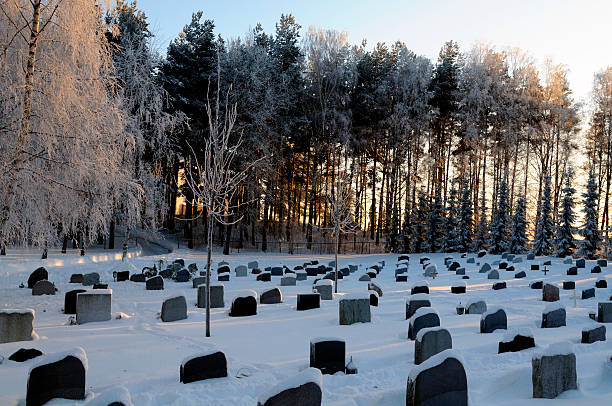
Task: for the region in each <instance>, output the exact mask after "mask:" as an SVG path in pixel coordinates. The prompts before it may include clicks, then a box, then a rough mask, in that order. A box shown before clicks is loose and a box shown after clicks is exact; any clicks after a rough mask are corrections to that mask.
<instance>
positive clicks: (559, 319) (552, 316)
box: [541, 303, 566, 328]
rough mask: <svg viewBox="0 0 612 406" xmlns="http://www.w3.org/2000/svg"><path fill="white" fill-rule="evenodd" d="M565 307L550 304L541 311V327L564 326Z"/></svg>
mask: <svg viewBox="0 0 612 406" xmlns="http://www.w3.org/2000/svg"><path fill="white" fill-rule="evenodd" d="M565 315H566V313H565V308H564V307H563V306H562V305H561V304H556V303H554V304H550V305H548V306H546V308H545V309H544V313H542V325H541V327H542V328H557V327H564V326H565Z"/></svg>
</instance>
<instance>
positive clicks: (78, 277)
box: [70, 273, 83, 283]
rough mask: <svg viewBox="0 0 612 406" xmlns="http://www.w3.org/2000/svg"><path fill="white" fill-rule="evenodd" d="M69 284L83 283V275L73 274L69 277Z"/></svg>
mask: <svg viewBox="0 0 612 406" xmlns="http://www.w3.org/2000/svg"><path fill="white" fill-rule="evenodd" d="M70 283H83V274H82V273H73V274H72V275H70Z"/></svg>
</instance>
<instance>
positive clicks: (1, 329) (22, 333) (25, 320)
mask: <svg viewBox="0 0 612 406" xmlns="http://www.w3.org/2000/svg"><path fill="white" fill-rule="evenodd" d="M35 336H36V334H35V333H34V310H32V309H20V310H17V309H0V344H4V343H12V342H15V341H31V340H33V339H34V337H35Z"/></svg>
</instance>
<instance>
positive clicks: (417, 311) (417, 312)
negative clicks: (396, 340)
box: [409, 307, 440, 324]
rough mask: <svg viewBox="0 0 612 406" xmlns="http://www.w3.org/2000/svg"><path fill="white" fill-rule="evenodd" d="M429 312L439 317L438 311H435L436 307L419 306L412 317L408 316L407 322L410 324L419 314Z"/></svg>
mask: <svg viewBox="0 0 612 406" xmlns="http://www.w3.org/2000/svg"><path fill="white" fill-rule="evenodd" d="M429 313H433V314H437V315H438V318H439V317H440V315H439V314H438V312H437V311H436V309H434V308H433V307H419V308H418V309H417V310H416V311H415V312H414V314H413V315H412V317H410V320H409V323H410V324H412V323H414V320H415V319H416V318H418V317H420V316H423V315H425V314H429Z"/></svg>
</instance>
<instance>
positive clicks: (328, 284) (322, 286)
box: [313, 279, 334, 300]
mask: <svg viewBox="0 0 612 406" xmlns="http://www.w3.org/2000/svg"><path fill="white" fill-rule="evenodd" d="M313 289H314V291H315V292H317V293H318V294H320V295H321V300H332V299H333V298H334V292H333V282H332V281H330V280H329V279H321V280H319V281H318V282H317V283H316V284H315V286H314V288H313Z"/></svg>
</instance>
